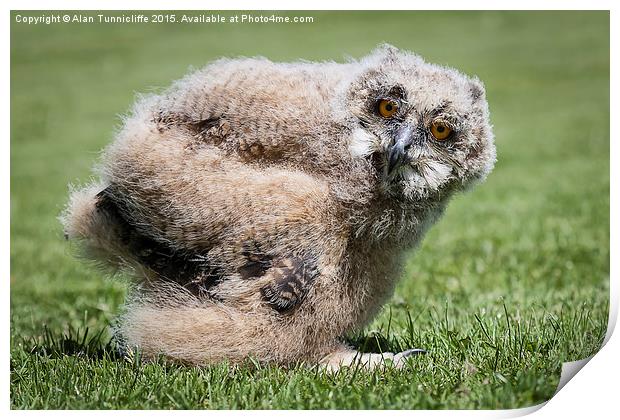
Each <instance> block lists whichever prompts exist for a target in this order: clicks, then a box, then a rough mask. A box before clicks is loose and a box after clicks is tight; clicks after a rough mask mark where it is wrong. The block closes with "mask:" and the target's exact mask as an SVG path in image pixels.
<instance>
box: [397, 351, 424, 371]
mask: <svg viewBox="0 0 620 420" xmlns="http://www.w3.org/2000/svg"><path fill="white" fill-rule="evenodd" d="M421 354H426V350H424V349H409V350H405V351H401V352H400V353H396V354H395V355H394V366H396V367H398V368H402V367H404V365H405V362H406V360H407V359H408V358H410V357H413V356H417V355H421Z"/></svg>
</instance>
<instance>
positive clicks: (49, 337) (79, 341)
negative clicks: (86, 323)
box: [27, 327, 124, 360]
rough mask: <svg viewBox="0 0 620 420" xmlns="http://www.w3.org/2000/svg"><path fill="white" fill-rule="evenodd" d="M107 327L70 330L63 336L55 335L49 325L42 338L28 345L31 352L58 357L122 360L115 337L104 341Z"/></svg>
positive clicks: (33, 340) (34, 339) (33, 339)
mask: <svg viewBox="0 0 620 420" xmlns="http://www.w3.org/2000/svg"><path fill="white" fill-rule="evenodd" d="M104 333H105V329H101V330H99V331H97V332H95V333H90V331H89V329H88V328H86V329H85V330H84V333H81V332H80V330H69V332H68V333H63V334H62V336H60V337H58V336H55V335H54V333H52V332H51V331H50V330H49V329H48V328H47V327H44V334H43V337H42V338H41V339H36V338H32V339H31V340H30V343H27V344H28V347H29V348H30V350H29V353H30V354H36V355H39V356H44V357H48V358H51V359H58V358H62V357H64V356H76V357H80V358H85V359H91V360H102V359H107V360H122V359H124V355H123V354H122V353H121V351H120V348H119V347H118V345H117V344H116V343H115V342H114V340H113V339H110V340H108V341H104V340H102V339H103V335H104Z"/></svg>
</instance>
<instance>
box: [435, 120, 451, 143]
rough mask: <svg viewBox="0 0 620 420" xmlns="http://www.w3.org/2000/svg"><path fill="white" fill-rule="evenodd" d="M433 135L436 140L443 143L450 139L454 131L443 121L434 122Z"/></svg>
mask: <svg viewBox="0 0 620 420" xmlns="http://www.w3.org/2000/svg"><path fill="white" fill-rule="evenodd" d="M431 134H432V135H433V137H435V139H436V140H439V141H443V140H445V139H447V138H448V137H450V134H452V129H451V128H450V127H448V126H447V125H446V123H444V122H442V121H433V123H432V124H431Z"/></svg>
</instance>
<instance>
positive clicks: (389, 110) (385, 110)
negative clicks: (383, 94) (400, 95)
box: [378, 99, 398, 118]
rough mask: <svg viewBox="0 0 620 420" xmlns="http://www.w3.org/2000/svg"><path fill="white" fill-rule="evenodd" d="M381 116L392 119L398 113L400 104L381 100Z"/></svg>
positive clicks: (389, 100)
mask: <svg viewBox="0 0 620 420" xmlns="http://www.w3.org/2000/svg"><path fill="white" fill-rule="evenodd" d="M378 108H379V115H381V116H382V117H383V118H392V117H393V116H394V114H396V111H398V103H396V101H393V100H391V99H381V100H380V101H379V107H378Z"/></svg>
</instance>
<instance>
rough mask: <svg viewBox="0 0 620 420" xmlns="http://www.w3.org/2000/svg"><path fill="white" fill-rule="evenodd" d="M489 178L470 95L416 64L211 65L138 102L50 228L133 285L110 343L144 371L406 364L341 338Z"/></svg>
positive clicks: (453, 77)
mask: <svg viewBox="0 0 620 420" xmlns="http://www.w3.org/2000/svg"><path fill="white" fill-rule="evenodd" d="M494 161H495V147H494V144H493V135H492V132H491V127H490V125H489V116H488V109H487V102H486V99H485V93H484V88H483V86H482V84H481V83H480V81H478V80H477V79H475V78H469V77H467V76H465V75H463V74H461V73H459V72H457V71H456V70H453V69H449V68H445V67H441V66H438V65H434V64H429V63H426V62H425V61H424V60H423V59H422V58H420V57H418V56H416V55H414V54H411V53H408V52H401V51H399V50H397V49H396V48H394V47H391V46H389V45H384V46H381V47H379V48H378V49H377V50H375V51H374V52H372V53H371V54H370V55H369V56H367V57H365V58H363V59H361V60H357V61H350V62H347V63H344V64H337V63H310V62H297V63H273V62H271V61H268V60H266V59H262V58H259V59H234V60H231V59H222V60H219V61H216V62H214V63H212V64H210V65H208V66H206V67H205V68H203V69H202V70H199V71H196V72H194V73H192V74H190V75H188V76H186V77H185V78H184V79H182V80H180V81H177V82H175V83H174V84H173V85H172V86H171V87H170V88H169V89H168V90H166V91H164V92H163V93H162V94H160V95H152V96H148V97H144V98H142V99H140V100H139V101H138V102H137V104H136V105H135V106H134V109H133V111H132V112H131V113H130V115H129V116H128V117H127V118H126V120H125V122H124V126H123V128H122V129H121V131H120V132H119V133H118V134H117V136H116V139H115V141H114V142H113V143H112V144H111V145H110V146H109V147H108V148H107V149H106V151H105V153H104V154H103V157H102V161H101V164H100V166H99V176H100V181H99V182H97V183H95V184H93V185H90V186H88V187H86V188H84V189H82V190H79V191H74V192H73V194H72V196H71V199H70V202H69V205H68V207H67V210H66V212H65V213H64V215H63V223H64V226H65V231H66V234H67V237H69V238H74V239H76V240H78V241H79V242H80V244H81V245H82V246H83V248H84V249H85V250H86V251H87V255H89V256H90V257H92V258H94V259H96V260H98V261H101V262H103V263H105V265H107V266H109V267H112V268H113V269H126V270H128V271H129V272H130V273H131V275H132V278H133V279H134V284H135V287H133V290H132V292H131V293H130V295H129V298H128V301H127V304H126V308H125V311H124V314H123V315H122V316H121V319H120V322H119V327H118V331H117V333H118V336H119V337H120V338H121V339H122V342H123V343H124V345H126V346H128V347H130V348H134V347H138V348H140V350H141V352H142V354H143V355H145V356H147V357H154V356H156V355H158V354H163V355H166V356H167V357H169V358H172V359H176V360H180V361H183V362H188V363H193V364H205V363H210V362H218V361H223V360H228V361H231V362H233V363H236V362H241V361H243V360H244V359H246V358H247V357H248V356H252V357H254V358H256V359H258V360H261V361H265V362H274V363H279V364H290V363H294V362H299V361H306V362H311V363H321V364H323V365H326V366H328V367H331V368H338V367H339V366H342V365H348V364H351V363H358V362H359V363H362V364H363V365H364V366H368V367H372V366H377V365H380V364H381V363H383V361H384V360H385V359H393V360H394V362H395V363H396V365H402V362H403V360H404V358H405V357H407V356H408V355H409V354H411V353H412V352H403V353H399V354H397V355H393V354H391V353H383V354H359V353H357V352H356V350H354V349H351V348H349V347H348V346H346V345H345V344H343V342H342V341H341V339H342V338H343V337H344V336H346V335H347V334H348V333H351V332H353V331H357V330H359V329H361V328H362V327H363V326H364V325H366V324H367V323H368V322H369V321H370V320H371V319H372V318H373V316H374V315H375V314H376V313H377V312H378V311H379V309H380V308H381V306H382V305H383V304H384V303H385V302H386V301H387V299H389V298H390V296H391V295H392V292H393V289H394V286H395V282H396V281H397V279H398V277H399V272H400V267H401V259H402V256H403V253H404V252H405V251H407V250H408V249H410V248H412V247H414V246H416V244H418V243H419V241H420V240H421V239H422V237H423V235H424V233H425V231H426V230H427V229H428V227H429V226H431V225H432V224H433V223H434V222H435V221H436V220H437V218H438V217H439V216H440V215H441V213H442V211H443V210H444V208H445V206H446V204H447V202H448V200H449V198H450V197H451V196H452V195H453V194H454V193H455V192H457V191H460V190H463V189H466V188H467V187H469V186H470V185H472V184H474V183H476V182H478V181H480V180H482V179H483V178H484V177H485V176H486V175H487V174H488V173H489V172H490V170H491V168H492V167H493V164H494Z"/></svg>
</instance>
